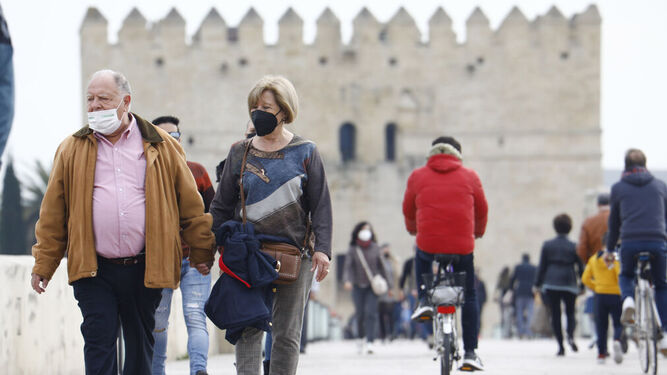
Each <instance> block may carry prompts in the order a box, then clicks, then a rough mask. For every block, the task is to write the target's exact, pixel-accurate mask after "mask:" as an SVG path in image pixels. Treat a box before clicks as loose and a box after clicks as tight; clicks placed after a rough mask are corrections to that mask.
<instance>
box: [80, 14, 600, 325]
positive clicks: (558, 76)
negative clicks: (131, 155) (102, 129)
mask: <svg viewBox="0 0 667 375" xmlns="http://www.w3.org/2000/svg"><path fill="white" fill-rule="evenodd" d="M600 23H601V20H600V16H599V13H598V10H597V8H596V7H595V6H590V7H589V8H588V9H587V10H586V11H585V12H583V13H581V14H577V15H575V16H574V17H572V18H571V19H566V18H565V17H564V16H563V15H562V14H561V13H560V11H558V9H556V8H555V7H554V8H552V9H551V10H549V12H548V13H547V14H544V15H542V16H539V17H537V18H536V19H535V20H533V21H529V20H528V19H526V17H525V16H524V15H523V14H522V13H521V11H520V10H519V9H518V8H514V9H512V11H511V12H510V13H509V15H508V16H507V17H506V18H505V20H504V21H503V22H502V24H501V26H500V27H499V28H498V30H495V31H494V30H492V29H491V28H490V27H489V20H488V18H487V17H486V16H485V15H484V13H483V12H482V11H481V10H480V9H479V8H478V9H476V10H475V11H474V12H473V13H472V14H471V16H470V17H469V19H468V20H467V22H466V27H467V40H466V42H465V43H463V44H459V43H457V41H456V37H455V35H454V32H453V31H452V21H451V19H450V18H449V16H448V15H447V14H446V13H445V11H444V10H443V9H438V10H437V11H436V12H435V14H434V15H433V16H432V17H431V19H430V21H429V38H428V41H427V42H422V40H421V35H420V32H419V30H418V29H417V27H416V25H415V22H414V20H413V19H412V17H411V16H410V15H409V14H408V13H407V12H406V11H405V10H404V9H402V8H401V9H399V10H398V11H397V13H396V14H395V15H394V16H393V17H392V18H391V20H390V21H389V22H387V23H386V24H384V23H382V22H379V21H378V20H377V19H376V18H375V17H374V16H373V14H371V12H369V11H368V10H367V9H365V8H364V9H362V10H361V11H360V12H359V14H358V15H357V16H356V17H355V18H354V21H353V26H354V32H353V36H352V39H351V41H350V43H349V44H343V43H342V42H341V35H340V21H339V20H338V19H337V17H336V16H335V15H334V14H333V13H332V12H331V10H329V9H327V10H325V11H324V12H323V13H322V15H321V16H320V17H319V18H318V19H317V34H316V38H315V41H314V43H313V44H309V45H306V44H304V43H303V37H302V29H303V20H302V19H301V18H300V17H299V15H298V14H297V13H296V12H295V11H294V10H293V9H289V10H287V11H286V12H285V14H284V15H283V16H282V17H281V18H280V21H279V38H278V42H277V44H275V45H266V44H265V43H264V40H263V20H262V19H261V18H260V17H259V16H258V14H257V13H256V12H255V11H254V10H253V9H250V10H249V11H248V13H247V14H246V15H245V17H244V18H243V19H242V21H241V22H240V24H239V25H238V26H236V27H229V26H228V25H226V23H225V21H224V20H223V18H222V17H221V16H220V14H218V12H216V11H215V10H211V12H210V13H209V15H208V16H207V17H206V18H205V19H204V21H203V22H202V24H201V26H200V27H199V29H198V31H197V32H196V34H195V35H194V36H193V38H192V43H191V44H186V42H185V31H184V30H185V21H184V20H183V18H182V17H181V16H180V15H179V14H178V12H177V11H176V10H172V11H171V12H170V13H169V14H168V15H167V16H166V18H164V19H162V20H159V21H158V22H156V23H153V24H148V23H147V21H146V19H145V18H144V17H143V16H142V15H141V14H140V13H139V12H138V11H137V10H136V9H135V10H133V11H132V12H131V13H130V14H129V15H128V16H127V18H126V19H125V21H124V23H123V27H122V28H121V30H120V33H119V38H118V43H117V44H115V45H110V44H108V42H107V33H106V28H107V21H106V20H105V18H104V17H103V16H102V15H101V14H100V13H99V12H98V11H97V10H96V9H90V10H89V11H88V13H87V14H86V17H85V19H84V21H83V24H82V26H81V57H82V72H81V75H82V82H83V85H84V89H85V85H86V82H87V79H88V77H89V76H90V74H91V73H92V72H94V71H96V70H98V69H102V68H111V69H115V70H119V71H121V72H124V73H125V74H126V75H127V77H128V79H129V80H130V82H131V84H132V86H133V88H134V96H133V109H134V110H135V111H137V113H140V114H143V115H144V116H146V118H148V119H152V118H153V117H156V116H159V115H165V114H172V115H175V116H177V117H179V118H180V119H181V123H182V131H183V133H184V142H183V146H184V148H185V150H186V152H187V154H188V158H190V159H192V160H195V161H198V162H201V163H203V164H204V165H205V166H206V167H207V169H208V170H209V173H210V174H211V175H212V176H213V175H214V170H215V166H216V164H217V163H218V162H219V161H220V160H222V159H224V158H225V157H226V155H227V151H228V150H229V147H230V145H231V144H232V143H233V142H234V141H237V140H239V139H240V138H241V136H242V133H243V131H244V129H245V124H246V123H247V121H248V119H249V116H248V111H247V108H246V96H247V94H248V92H249V90H250V88H251V87H252V86H253V84H254V83H255V82H256V81H257V80H258V79H259V78H260V77H261V76H263V75H265V74H282V75H284V76H286V77H288V78H289V79H290V80H291V81H292V82H293V83H294V85H295V87H296V89H297V92H298V93H299V96H300V108H301V109H300V113H299V114H298V118H297V120H296V122H295V124H294V125H293V126H292V127H291V129H292V130H293V131H295V132H296V133H298V134H301V135H303V136H305V137H307V138H310V139H312V140H314V141H315V142H316V143H317V144H318V147H319V149H320V152H321V154H322V156H323V158H324V160H325V162H326V168H327V174H328V179H329V185H330V188H331V193H332V197H333V200H334V249H333V253H334V257H336V256H338V255H340V254H343V253H344V252H345V251H346V250H347V243H348V242H349V233H350V231H351V230H352V227H353V226H354V224H355V223H356V222H358V221H360V220H368V221H370V222H371V223H372V224H373V225H374V226H375V229H376V231H377V234H378V237H379V239H380V241H381V242H389V243H391V244H392V247H393V251H394V252H395V253H396V254H397V255H398V256H399V257H400V258H402V259H405V258H407V257H408V256H409V255H410V254H411V253H412V246H413V241H414V239H413V238H412V237H410V236H409V235H408V234H407V233H406V232H405V229H404V224H403V217H402V212H401V202H402V198H403V192H404V189H405V182H406V180H407V177H408V175H409V173H410V172H411V171H412V170H413V169H414V168H415V167H418V166H421V165H423V164H424V163H425V155H426V152H427V150H428V149H429V147H430V143H431V140H432V139H434V138H435V137H437V136H440V135H444V134H447V135H453V136H454V137H456V138H458V139H459V140H460V141H461V143H462V145H463V153H464V164H465V165H467V166H468V167H471V168H474V169H475V170H476V171H477V172H478V174H479V176H480V178H481V180H482V183H483V185H484V188H485V191H486V194H487V199H488V201H489V224H488V228H487V233H486V235H485V237H484V238H483V239H482V240H479V241H478V242H477V249H476V262H477V264H478V266H479V268H480V269H481V270H482V278H483V279H485V280H486V282H487V284H488V285H487V288H488V289H489V290H491V289H493V287H494V283H495V280H496V275H497V274H498V272H499V270H500V268H501V267H502V266H504V265H513V264H515V263H517V262H518V261H519V260H520V253H522V252H528V253H530V254H532V255H533V257H532V259H533V261H534V262H536V261H537V258H538V256H539V251H540V246H541V243H542V241H543V240H545V239H547V238H549V237H551V236H552V235H553V230H552V228H551V219H552V217H553V216H554V215H556V214H558V213H561V212H567V213H569V214H570V215H571V216H572V217H573V218H574V226H575V230H574V231H573V235H572V237H573V238H574V239H575V240H576V235H577V234H578V233H577V232H578V230H577V229H576V228H578V227H579V225H580V224H581V222H582V219H583V212H584V205H585V204H586V203H587V202H586V195H587V194H590V192H591V191H593V190H595V189H597V188H598V187H599V186H600V185H601V184H602V171H601V144H600V142H601V140H600V134H601V130H600V115H599V113H600ZM340 266H341V264H340V263H336V262H334V267H340ZM332 276H334V275H333V274H332ZM334 281H335V277H330V278H329V279H328V280H327V282H326V283H325V284H324V285H323V286H322V294H323V297H324V298H325V300H326V301H328V302H330V303H335V304H336V305H337V309H339V310H340V309H343V310H344V307H340V306H344V303H343V301H347V300H348V297H347V296H344V297H343V294H342V292H340V289H339V288H337V287H336V283H335V282H334ZM487 326H488V325H487Z"/></svg>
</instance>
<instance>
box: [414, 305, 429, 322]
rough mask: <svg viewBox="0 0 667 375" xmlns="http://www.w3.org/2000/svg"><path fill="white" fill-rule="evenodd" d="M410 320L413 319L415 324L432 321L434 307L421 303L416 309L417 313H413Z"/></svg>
mask: <svg viewBox="0 0 667 375" xmlns="http://www.w3.org/2000/svg"><path fill="white" fill-rule="evenodd" d="M410 319H412V320H413V321H415V322H425V321H430V320H432V319H433V307H431V306H429V305H427V304H425V303H424V304H422V303H421V302H419V305H417V308H416V309H415V312H413V313H412V316H411V317H410Z"/></svg>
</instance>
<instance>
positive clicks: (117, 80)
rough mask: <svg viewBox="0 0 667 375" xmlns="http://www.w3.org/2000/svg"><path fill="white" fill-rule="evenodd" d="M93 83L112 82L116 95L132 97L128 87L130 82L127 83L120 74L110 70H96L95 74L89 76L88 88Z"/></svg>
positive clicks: (130, 89)
mask: <svg viewBox="0 0 667 375" xmlns="http://www.w3.org/2000/svg"><path fill="white" fill-rule="evenodd" d="M93 81H97V82H99V81H106V82H112V83H113V85H114V86H116V89H117V90H118V93H120V94H124V95H132V88H131V87H130V82H128V80H127V78H125V76H124V75H123V73H121V72H117V71H115V70H111V69H102V70H98V71H96V72H95V73H93V75H91V76H90V80H88V87H90V84H91V83H93Z"/></svg>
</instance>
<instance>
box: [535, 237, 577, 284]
mask: <svg viewBox="0 0 667 375" xmlns="http://www.w3.org/2000/svg"><path fill="white" fill-rule="evenodd" d="M583 270H584V267H583V264H582V263H581V259H580V258H579V256H578V255H577V248H576V245H575V243H574V242H572V241H570V240H569V239H568V238H567V236H566V235H558V236H557V237H556V238H554V239H552V240H549V241H546V242H544V245H542V254H541V255H540V266H539V268H538V271H537V277H536V279H535V286H536V287H538V288H541V287H544V288H545V289H553V290H563V291H571V292H572V293H577V291H578V289H579V282H578V281H579V279H580V278H581V274H582V273H583Z"/></svg>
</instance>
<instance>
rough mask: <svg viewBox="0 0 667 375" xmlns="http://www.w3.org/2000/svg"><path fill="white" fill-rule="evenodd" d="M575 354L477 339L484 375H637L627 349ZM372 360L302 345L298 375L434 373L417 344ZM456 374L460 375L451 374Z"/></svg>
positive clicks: (220, 368)
mask: <svg viewBox="0 0 667 375" xmlns="http://www.w3.org/2000/svg"><path fill="white" fill-rule="evenodd" d="M578 344H579V346H580V348H579V352H578V353H573V352H571V351H566V355H565V357H562V358H559V357H556V356H555V354H556V351H557V346H556V343H555V341H554V340H546V339H545V340H542V339H540V340H530V341H529V340H523V341H519V340H494V339H482V340H480V343H479V348H480V349H479V350H478V353H479V354H480V356H481V358H482V360H483V362H484V366H485V367H486V371H484V373H485V374H493V375H510V374H511V375H523V374H526V375H528V374H530V375H578V374H582V375H628V374H641V373H642V372H641V371H640V369H639V359H638V355H637V351H636V348H635V346H634V345H633V344H631V345H630V349H629V350H628V353H627V354H626V355H625V357H624V360H623V363H622V364H620V365H617V364H616V363H614V361H613V360H612V359H611V358H607V361H606V363H605V364H603V365H600V364H598V363H597V360H596V358H597V349H595V348H593V349H590V350H589V349H587V348H586V346H587V344H588V340H584V339H580V340H579V342H578ZM375 348H376V352H375V354H372V355H363V356H362V355H359V354H357V347H356V344H355V343H354V342H353V341H325V342H318V343H312V344H309V345H308V350H307V353H306V354H305V355H301V357H300V359H299V370H298V373H299V374H305V375H310V374H312V375H333V374H337V375H338V374H345V375H373V374H379V375H393V374H396V375H398V374H420V375H421V374H434V375H435V374H439V371H440V369H439V365H438V362H435V361H433V354H432V353H433V351H431V350H429V349H428V347H427V346H426V344H425V343H423V342H422V341H418V340H415V341H407V340H397V341H394V342H392V343H390V344H386V345H383V344H378V345H376V346H375ZM208 368H209V374H211V375H214V374H234V373H235V370H234V355H233V354H224V355H218V356H214V357H212V358H209V366H208ZM456 373H459V374H464V373H463V372H460V371H456ZM658 373H659V374H667V360H666V359H665V358H663V357H660V358H659V359H658ZM167 374H170V375H172V374H173V375H186V374H188V362H187V361H175V362H169V363H168V364H167Z"/></svg>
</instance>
